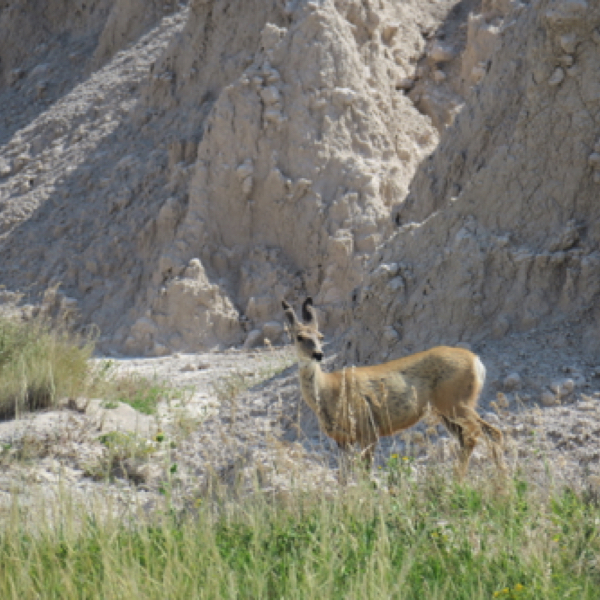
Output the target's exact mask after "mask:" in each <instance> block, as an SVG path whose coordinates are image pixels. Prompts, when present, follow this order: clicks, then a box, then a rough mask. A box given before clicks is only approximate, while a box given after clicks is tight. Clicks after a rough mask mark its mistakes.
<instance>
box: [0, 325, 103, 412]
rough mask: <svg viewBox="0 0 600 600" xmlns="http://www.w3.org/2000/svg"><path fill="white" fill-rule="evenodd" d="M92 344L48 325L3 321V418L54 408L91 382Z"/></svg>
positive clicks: (0, 406)
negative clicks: (89, 372)
mask: <svg viewBox="0 0 600 600" xmlns="http://www.w3.org/2000/svg"><path fill="white" fill-rule="evenodd" d="M93 347H94V344H93V340H92V339H90V338H83V337H80V336H76V335H75V334H73V333H71V332H69V331H67V330H66V329H64V328H51V327H50V325H49V324H48V323H46V322H44V321H40V320H34V321H29V322H21V321H16V320H14V319H5V318H0V381H2V386H0V419H8V418H11V417H14V416H15V415H18V414H19V413H22V412H25V411H31V410H40V409H44V408H50V407H52V406H54V405H55V403H56V401H57V400H58V399H59V398H61V397H66V396H71V395H74V394H76V393H77V392H78V391H79V390H81V389H82V388H83V387H84V386H85V383H86V379H87V374H88V359H89V358H90V356H91V354H92V351H93Z"/></svg>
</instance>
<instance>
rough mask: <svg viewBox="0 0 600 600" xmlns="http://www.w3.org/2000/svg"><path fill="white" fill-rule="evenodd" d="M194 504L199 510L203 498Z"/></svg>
mask: <svg viewBox="0 0 600 600" xmlns="http://www.w3.org/2000/svg"><path fill="white" fill-rule="evenodd" d="M194 504H195V505H196V508H198V507H199V506H200V505H201V504H202V498H198V499H197V500H196V502H195V503H194Z"/></svg>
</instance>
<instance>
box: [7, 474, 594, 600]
mask: <svg viewBox="0 0 600 600" xmlns="http://www.w3.org/2000/svg"><path fill="white" fill-rule="evenodd" d="M384 472H385V471H384ZM390 474H391V473H390ZM394 481H395V484H396V485H395V486H394V487H393V490H392V491H390V489H389V488H388V487H387V486H384V487H382V488H381V489H377V488H374V487H373V485H372V483H370V482H369V481H366V480H365V481H361V482H359V484H358V485H356V486H351V487H346V488H339V489H338V490H327V492H326V493H325V491H319V490H313V491H304V492H303V491H299V490H296V491H293V492H290V494H289V495H287V496H286V497H280V498H278V499H275V498H273V497H269V496H268V495H267V494H264V493H260V492H257V493H256V494H254V495H253V496H248V497H246V498H245V499H241V500H238V501H237V502H236V503H233V502H231V501H229V500H228V499H227V497H226V496H220V495H218V494H217V495H216V496H213V497H212V499H211V500H209V499H204V500H203V501H198V504H197V508H196V510H195V511H193V513H187V514H185V515H183V516H181V515H179V516H177V515H174V514H173V513H172V512H171V511H169V510H168V506H166V507H165V510H163V511H162V512H160V513H159V514H154V515H153V516H152V517H150V518H143V517H139V516H138V517H137V518H136V519H135V520H134V522H135V525H131V524H129V525H123V524H119V523H118V522H116V521H111V522H107V521H100V520H95V519H91V518H90V519H88V520H87V521H84V522H83V523H80V525H79V526H78V527H73V526H72V524H69V521H68V519H67V521H65V522H63V524H62V526H61V527H53V528H50V527H40V526H38V527H37V530H36V531H35V532H33V531H32V530H31V524H27V523H25V522H23V521H22V520H21V519H20V516H19V513H18V512H17V511H13V512H12V513H11V516H10V518H9V519H8V522H7V523H5V524H4V526H3V528H2V533H0V597H1V598H6V599H9V598H11V599H12V598H15V599H16V598H19V599H20V598H44V599H45V598H60V599H61V600H63V599H70V598H103V599H107V600H109V599H113V598H114V599H116V598H144V599H153V598H156V599H161V600H163V599H165V598H168V599H169V600H176V599H180V598H181V599H192V598H249V599H250V598H252V599H263V598H286V599H287V598H290V599H293V598H298V599H300V598H302V599H310V598H318V599H319V600H321V599H323V598H327V599H337V598H339V599H354V598H356V599H361V600H362V599H370V598H374V599H375V598H376V599H380V598H406V599H409V598H410V599H419V600H422V599H440V600H442V599H444V600H447V599H449V598H452V599H453V600H461V599H464V600H477V599H489V598H502V597H504V598H523V599H526V598H528V599H536V600H537V599H540V598H544V599H545V600H551V599H557V600H558V599H560V600H563V599H565V598H577V599H578V600H580V599H592V598H593V599H597V598H598V590H599V589H600V558H599V557H600V536H599V526H600V509H599V507H598V505H597V504H596V503H595V502H593V501H591V499H590V498H588V497H586V496H585V495H581V494H578V493H575V492H574V491H572V490H569V489H555V490H547V489H546V490H540V489H539V488H537V487H534V486H532V485H531V484H530V483H528V482H527V479H526V478H525V477H516V478H515V479H513V480H510V481H508V482H507V483H506V484H505V485H503V486H502V488H501V489H502V490H503V491H502V493H499V489H500V488H498V487H496V486H494V485H492V484H490V483H489V482H486V481H483V480H478V481H475V482H474V483H472V484H465V485H462V484H457V483H456V482H453V481H450V480H448V479H447V478H445V477H442V476H440V475H439V474H436V473H435V472H431V473H430V474H429V475H428V476H425V477H424V478H422V479H420V480H419V481H416V480H414V479H412V478H411V477H410V475H409V474H408V473H407V472H400V471H398V472H396V473H394Z"/></svg>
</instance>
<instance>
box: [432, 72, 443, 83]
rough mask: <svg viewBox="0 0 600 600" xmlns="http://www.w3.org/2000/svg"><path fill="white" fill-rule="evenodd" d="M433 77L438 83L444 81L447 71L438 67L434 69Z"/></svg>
mask: <svg viewBox="0 0 600 600" xmlns="http://www.w3.org/2000/svg"><path fill="white" fill-rule="evenodd" d="M433 79H434V81H436V82H437V83H441V82H442V81H444V80H445V79H446V73H444V71H440V70H439V69H438V70H436V71H434V73H433Z"/></svg>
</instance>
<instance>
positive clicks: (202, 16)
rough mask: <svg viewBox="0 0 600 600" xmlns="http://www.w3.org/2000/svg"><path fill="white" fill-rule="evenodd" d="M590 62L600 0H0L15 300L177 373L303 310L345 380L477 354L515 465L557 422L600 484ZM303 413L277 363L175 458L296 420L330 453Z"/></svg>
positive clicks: (596, 139)
mask: <svg viewBox="0 0 600 600" xmlns="http://www.w3.org/2000/svg"><path fill="white" fill-rule="evenodd" d="M599 69H600V8H599V7H598V5H597V3H595V2H592V1H591V0H588V1H586V0H531V1H527V2H525V1H523V2H519V1H516V0H515V1H511V0H462V1H457V0H439V1H436V0H403V1H401V0H190V1H189V2H187V3H183V2H182V3H178V2H173V1H166V0H163V1H158V0H18V1H17V0H15V1H10V0H3V1H1V2H0V284H1V286H2V287H1V289H0V301H1V302H2V303H3V307H4V308H5V309H6V310H12V311H15V310H16V311H17V312H19V313H20V314H22V315H23V316H25V317H28V316H29V315H31V314H35V313H36V312H37V311H38V310H40V309H41V310H42V311H45V312H47V313H49V314H52V315H60V314H65V315H68V316H69V318H70V319H71V320H72V321H73V324H74V325H75V326H77V327H84V328H85V327H89V326H91V325H94V326H97V328H98V329H99V331H100V332H101V337H100V342H99V350H100V352H102V353H104V354H107V355H113V356H138V357H139V356H145V357H154V358H152V359H151V360H150V359H148V362H147V363H144V361H140V362H139V363H138V362H137V361H136V362H129V363H128V364H129V366H130V367H132V368H137V367H139V368H140V369H146V370H148V369H150V370H152V369H153V370H154V372H158V373H163V374H165V375H167V376H168V377H169V378H171V379H174V378H175V379H179V380H181V379H185V378H186V377H188V375H183V376H182V375H181V372H184V373H188V374H189V373H190V372H192V371H197V370H198V369H197V368H196V367H197V366H198V365H197V364H196V363H197V361H198V359H193V361H196V362H194V364H193V365H191V363H190V360H191V359H187V358H185V356H184V355H182V353H197V352H207V351H217V350H225V349H227V348H230V349H231V348H233V347H239V346H242V345H243V346H244V347H245V349H246V350H250V349H252V348H253V347H255V346H258V345H262V343H263V340H264V339H265V338H268V339H269V340H270V341H271V342H272V343H273V344H277V343H279V342H283V341H285V335H284V331H283V314H282V311H281V305H280V300H281V298H286V299H287V300H288V301H289V302H290V303H293V304H294V305H295V306H296V307H297V306H298V303H299V301H301V300H303V299H304V297H305V296H306V295H311V296H313V298H314V300H315V304H316V306H317V308H318V310H319V316H320V321H321V325H322V329H323V331H324V332H325V333H326V334H327V336H328V339H329V340H333V342H332V343H331V344H330V345H329V346H328V347H327V348H326V352H327V354H328V356H331V357H334V355H336V354H337V356H335V357H334V358H333V359H332V362H333V363H334V364H337V365H342V364H364V363H372V362H375V361H381V360H385V359H388V358H393V357H397V356H401V355H403V354H405V353H407V352H412V351H417V350H420V349H423V348H426V347H429V346H432V345H434V344H439V343H444V344H451V345H454V344H462V345H466V346H468V347H471V348H472V349H474V350H475V351H477V352H478V353H479V354H480V355H481V356H482V358H483V361H484V363H485V364H486V366H487V367H488V384H487V387H486V391H485V396H484V399H483V402H482V405H483V408H484V409H489V408H490V407H494V406H495V410H496V412H497V413H499V414H500V416H501V417H502V418H507V419H508V421H507V422H506V428H505V431H506V432H507V434H510V435H514V436H515V439H517V446H518V447H519V448H520V449H518V450H517V451H516V454H515V456H528V455H529V454H530V453H529V451H528V450H527V449H523V448H525V447H526V444H525V442H526V441H527V440H526V439H525V441H523V440H521V438H526V434H527V432H528V428H529V426H530V425H531V426H532V427H537V426H539V425H540V423H541V421H540V419H541V417H540V414H542V413H543V414H544V415H545V417H544V418H546V419H547V423H549V425H548V429H547V430H546V433H547V434H548V436H549V438H548V439H549V441H548V445H547V446H545V449H546V450H547V451H548V452H551V453H553V454H552V456H553V457H555V458H556V457H562V458H561V460H563V461H564V460H565V459H564V456H563V454H562V453H565V452H566V453H567V454H566V455H565V456H567V457H568V459H567V460H568V461H571V462H567V463H564V465H567V466H566V467H565V469H564V473H566V474H569V473H571V474H572V473H575V472H577V474H578V476H579V475H586V474H589V473H590V472H592V473H594V472H596V471H597V469H598V458H599V454H598V450H597V448H598V443H597V442H598V436H599V435H600V429H599V425H598V423H599V417H598V415H599V414H600V408H599V407H600V404H599V402H598V398H600V356H599V351H600V308H599V305H598V300H599V295H600V251H599V242H600V204H599V203H598V202H597V198H598V194H599V193H600V77H599V75H598V74H599V72H600V71H599ZM235 352H239V351H235ZM235 352H233V353H232V352H230V353H229V354H228V355H227V356H228V357H230V356H232V355H234V354H235ZM256 352H258V354H241V356H242V357H243V360H246V361H249V363H248V364H250V363H252V364H254V363H253V362H252V361H254V360H255V359H257V357H259V358H260V356H261V355H260V352H262V351H260V350H258V351H256ZM170 356H172V357H173V358H169V357H170ZM182 356H183V358H182ZM211 356H212V357H213V358H210V357H211ZM223 356H225V355H224V354H218V353H213V354H203V355H202V359H201V361H200V362H201V363H202V364H203V365H204V366H203V368H205V367H206V365H209V366H211V365H214V364H217V363H218V362H219V360H221V358H222V357H223ZM161 357H163V358H161ZM219 357H221V358H219ZM250 359H252V360H250ZM168 361H173V362H168ZM193 361H192V362H193ZM225 362H226V366H227V368H229V367H230V366H231V365H230V358H227V360H226V361H225ZM223 364H225V363H223ZM190 365H191V367H190ZM188 367H189V368H188ZM251 368H252V369H254V368H255V367H251ZM195 375H197V377H198V378H199V379H198V381H196V380H193V381H192V380H191V379H189V378H188V379H186V381H187V382H192V383H193V384H194V385H197V386H198V392H197V394H196V396H195V401H198V402H200V403H201V401H202V399H204V400H206V399H207V398H208V396H210V394H211V393H212V392H211V389H212V388H210V385H209V383H210V379H211V374H210V373H203V374H202V375H198V373H195ZM189 377H191V375H190V376H189ZM298 400H299V393H298V386H297V383H296V380H295V372H294V371H293V370H288V371H285V372H284V375H283V377H282V378H280V379H278V380H276V381H274V382H271V384H270V387H269V386H267V388H264V389H263V388H261V389H260V390H254V391H253V392H252V393H251V394H250V395H249V396H248V397H246V399H245V400H244V401H243V402H242V405H243V406H242V408H240V412H237V413H236V416H235V417H234V416H233V409H232V408H231V407H229V408H228V409H227V410H230V409H231V411H232V414H230V415H229V416H223V415H221V417H223V420H222V421H219V422H217V421H218V420H214V421H212V422H210V423H208V424H207V425H206V427H205V429H203V430H201V431H199V432H196V433H195V434H194V437H192V438H190V440H188V442H186V443H187V444H188V445H187V446H185V447H184V449H183V450H181V451H180V454H181V455H180V456H179V457H178V461H179V464H181V465H185V464H187V465H188V467H189V474H190V481H192V479H193V478H194V477H196V476H199V475H201V474H206V472H207V469H206V465H210V464H211V461H212V463H213V466H214V463H215V461H217V462H218V461H219V460H221V458H219V457H221V454H222V455H223V456H222V465H221V466H222V469H223V473H225V474H226V473H227V472H229V471H227V469H230V470H231V469H232V468H233V467H232V465H234V466H235V465H236V464H238V463H237V462H236V461H237V460H238V458H233V459H232V456H233V457H235V456H237V457H240V456H241V457H244V460H247V461H251V460H256V461H259V462H260V461H261V460H263V458H260V457H261V456H263V455H262V454H261V452H263V451H264V452H266V450H265V448H266V447H267V446H268V444H267V443H266V441H265V440H267V439H268V438H269V435H271V434H272V433H273V431H274V430H271V429H269V428H270V427H275V429H277V434H276V437H277V439H278V440H283V441H284V442H285V443H288V444H289V443H292V442H294V441H297V440H300V441H302V439H303V438H302V437H301V435H299V434H298V431H299V430H298V428H296V429H294V427H293V426H292V423H293V422H294V420H295V419H296V418H297V417H298V414H299V413H302V411H304V416H302V415H301V421H302V423H301V425H302V427H300V429H301V430H302V429H303V432H304V433H306V434H307V435H308V438H307V439H311V440H312V442H311V443H314V444H317V443H321V442H322V438H319V434H318V431H317V428H316V424H315V422H314V419H313V420H312V421H311V415H310V414H307V413H306V410H307V409H306V407H304V408H302V405H301V403H298ZM493 402H496V403H497V404H496V405H494V404H493ZM537 405H540V406H543V407H545V410H543V411H539V409H537V408H535V407H536V406H537ZM507 409H510V410H511V414H510V415H509V414H508V413H507V412H506V411H507ZM236 410H237V405H236ZM521 410H522V411H525V415H526V416H525V417H523V418H522V419H521V417H519V418H517V417H516V416H515V414H516V413H517V411H521ZM78 418H79V417H78ZM82 418H83V417H82ZM486 418H488V419H490V420H492V418H494V419H495V421H494V422H496V421H497V420H498V417H497V416H496V415H494V414H491V413H488V417H486ZM523 423H525V425H524V424H523ZM223 424H228V425H227V426H228V427H229V429H228V440H229V441H228V443H229V444H233V446H235V448H236V451H235V452H232V451H231V449H230V448H224V447H222V443H221V439H222V438H221V437H220V435H221V434H220V433H219V431H221V429H219V427H221V426H223ZM234 424H237V425H236V427H238V429H237V430H236V431H237V433H235V432H234V429H235V428H234ZM267 430H268V431H269V432H270V433H269V434H268V435H267V433H266V432H267ZM232 432H233V433H232ZM249 432H252V436H255V435H258V436H259V437H260V436H263V433H264V437H263V438H261V439H262V441H261V442H257V444H258V445H255V446H253V448H254V450H252V452H250V451H249V450H248V447H249V446H248V439H247V438H248V436H249V435H250V434H249ZM234 433H235V435H234ZM213 434H214V435H213ZM420 435H422V434H420ZM236 436H237V437H236ZM252 436H250V437H252ZM311 436H312V437H311ZM519 440H521V441H519ZM283 441H282V443H283ZM253 443H254V442H253ZM236 444H237V445H238V446H239V447H238V446H236ZM261 444H262V445H261ZM519 444H520V445H519ZM517 446H515V448H516V447H517ZM242 448H245V450H243V451H242ZM443 448H444V446H443V445H442V447H441V450H439V448H438V450H439V451H440V452H441V453H442V455H443V456H442V458H444V456H445V455H444V451H443ZM521 450H522V452H521ZM294 451H296V450H294ZM244 452H245V453H246V454H244ZM248 452H250V454H252V453H254V454H252V457H250V455H249V454H247V453H248ZM290 452H291V451H290ZM319 452H321V451H320V450H319ZM568 452H571V454H568ZM186 453H187V454H186ZM317 454H318V453H317ZM290 456H291V455H290ZM257 457H258V458H257ZM186 460H187V463H186V462H185V461H186ZM240 460H241V459H240ZM557 460H558V459H557ZM227 461H229V463H228V462H227ZM232 461H233V462H232ZM76 462H77V461H76ZM78 469H79V470H78ZM594 469H596V471H594ZM75 471H76V475H74V477H83V471H84V469H83V467H81V465H80V466H78V467H75ZM181 472H182V473H183V472H185V466H181ZM192 475H193V477H192ZM182 477H183V475H182ZM596 479H598V477H597V476H596ZM599 480H600V479H599ZM194 481H195V479H194Z"/></svg>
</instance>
